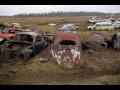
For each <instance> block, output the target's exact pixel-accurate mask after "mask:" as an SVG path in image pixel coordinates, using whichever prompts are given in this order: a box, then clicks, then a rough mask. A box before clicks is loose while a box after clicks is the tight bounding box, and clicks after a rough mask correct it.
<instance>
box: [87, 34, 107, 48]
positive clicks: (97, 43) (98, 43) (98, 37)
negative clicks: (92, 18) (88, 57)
mask: <svg viewBox="0 0 120 90" xmlns="http://www.w3.org/2000/svg"><path fill="white" fill-rule="evenodd" d="M86 46H87V47H88V48H93V47H107V42H106V38H105V36H104V35H103V34H102V33H98V32H92V33H90V34H89V36H88V39H87V42H86Z"/></svg>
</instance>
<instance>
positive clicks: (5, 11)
mask: <svg viewBox="0 0 120 90" xmlns="http://www.w3.org/2000/svg"><path fill="white" fill-rule="evenodd" d="M52 11H89V12H91V11H97V12H106V13H120V5H0V16H1V15H15V14H19V13H43V12H52Z"/></svg>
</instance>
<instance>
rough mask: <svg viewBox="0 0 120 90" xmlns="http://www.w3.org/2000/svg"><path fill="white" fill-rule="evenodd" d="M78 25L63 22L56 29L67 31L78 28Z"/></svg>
mask: <svg viewBox="0 0 120 90" xmlns="http://www.w3.org/2000/svg"><path fill="white" fill-rule="evenodd" d="M78 28H79V26H76V25H75V24H65V25H63V26H62V27H61V28H59V29H58V30H59V31H65V30H66V31H67V30H70V31H74V30H76V29H78Z"/></svg>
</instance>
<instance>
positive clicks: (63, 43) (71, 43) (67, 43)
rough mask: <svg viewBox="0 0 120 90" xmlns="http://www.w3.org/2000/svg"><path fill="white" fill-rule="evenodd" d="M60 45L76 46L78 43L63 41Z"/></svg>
mask: <svg viewBox="0 0 120 90" xmlns="http://www.w3.org/2000/svg"><path fill="white" fill-rule="evenodd" d="M60 45H76V43H75V42H74V41H71V40H63V41H61V42H60Z"/></svg>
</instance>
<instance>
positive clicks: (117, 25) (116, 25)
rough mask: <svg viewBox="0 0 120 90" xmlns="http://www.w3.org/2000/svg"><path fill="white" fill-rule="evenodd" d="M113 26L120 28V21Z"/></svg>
mask: <svg viewBox="0 0 120 90" xmlns="http://www.w3.org/2000/svg"><path fill="white" fill-rule="evenodd" d="M112 26H113V27H114V28H115V29H117V28H120V21H116V22H114V23H113V24H112Z"/></svg>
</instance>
